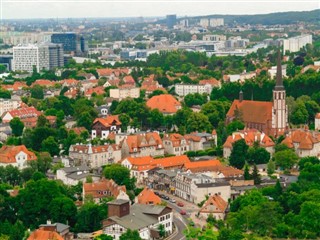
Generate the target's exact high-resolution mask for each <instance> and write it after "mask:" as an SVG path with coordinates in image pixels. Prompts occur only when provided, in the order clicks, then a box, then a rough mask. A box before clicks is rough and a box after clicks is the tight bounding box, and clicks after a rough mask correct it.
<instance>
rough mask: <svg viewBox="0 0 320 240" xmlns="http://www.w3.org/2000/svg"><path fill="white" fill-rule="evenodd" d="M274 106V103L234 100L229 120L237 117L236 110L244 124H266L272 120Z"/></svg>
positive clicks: (229, 112) (228, 115) (228, 116)
mask: <svg viewBox="0 0 320 240" xmlns="http://www.w3.org/2000/svg"><path fill="white" fill-rule="evenodd" d="M272 105H273V104H272V102H262V101H248V100H242V101H239V100H234V101H233V103H232V105H231V107H230V109H229V111H228V113H227V118H229V119H231V120H232V119H233V118H234V117H235V116H234V113H235V110H236V109H238V110H239V111H240V112H241V115H242V121H243V122H245V123H247V122H252V123H262V124H266V123H267V122H268V121H271V120H272Z"/></svg>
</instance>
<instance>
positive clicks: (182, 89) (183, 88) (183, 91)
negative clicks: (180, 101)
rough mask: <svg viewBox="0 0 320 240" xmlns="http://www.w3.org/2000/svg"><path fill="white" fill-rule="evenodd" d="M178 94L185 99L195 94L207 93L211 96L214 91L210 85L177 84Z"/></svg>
mask: <svg viewBox="0 0 320 240" xmlns="http://www.w3.org/2000/svg"><path fill="white" fill-rule="evenodd" d="M175 91H176V94H178V95H179V96H181V97H184V96H186V95H188V94H194V93H200V94H203V93H206V94H210V93H211V91H212V85H210V84H203V85H202V84H176V85H175Z"/></svg>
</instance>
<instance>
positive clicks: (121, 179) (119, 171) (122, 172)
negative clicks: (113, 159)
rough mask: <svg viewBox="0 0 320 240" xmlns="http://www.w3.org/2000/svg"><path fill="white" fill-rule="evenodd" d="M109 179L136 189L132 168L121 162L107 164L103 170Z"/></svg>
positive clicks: (130, 188)
mask: <svg viewBox="0 0 320 240" xmlns="http://www.w3.org/2000/svg"><path fill="white" fill-rule="evenodd" d="M103 173H104V176H105V177H106V178H107V179H113V180H114V181H115V182H116V183H117V184H118V185H126V188H127V190H133V189H134V182H135V180H134V179H132V178H130V170H129V169H128V168H126V167H124V166H121V165H120V164H111V165H107V166H106V167H105V168H104V170H103Z"/></svg>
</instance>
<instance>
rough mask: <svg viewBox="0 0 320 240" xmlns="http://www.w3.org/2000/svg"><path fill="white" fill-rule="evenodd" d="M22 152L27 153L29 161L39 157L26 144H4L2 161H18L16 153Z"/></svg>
mask: <svg viewBox="0 0 320 240" xmlns="http://www.w3.org/2000/svg"><path fill="white" fill-rule="evenodd" d="M20 152H24V153H25V154H27V159H26V160H27V161H33V160H36V159H37V157H36V155H35V154H34V153H33V152H30V151H29V150H28V149H27V148H26V146H24V145H19V146H6V145H4V146H2V148H0V162H1V163H16V155H17V154H18V153H20Z"/></svg>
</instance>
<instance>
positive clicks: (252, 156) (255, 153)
mask: <svg viewBox="0 0 320 240" xmlns="http://www.w3.org/2000/svg"><path fill="white" fill-rule="evenodd" d="M269 160H270V153H269V152H268V151H267V150H266V149H265V148H263V147H251V148H249V150H248V162H249V163H251V164H253V163H255V164H264V163H267V162H268V161H269Z"/></svg>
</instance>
